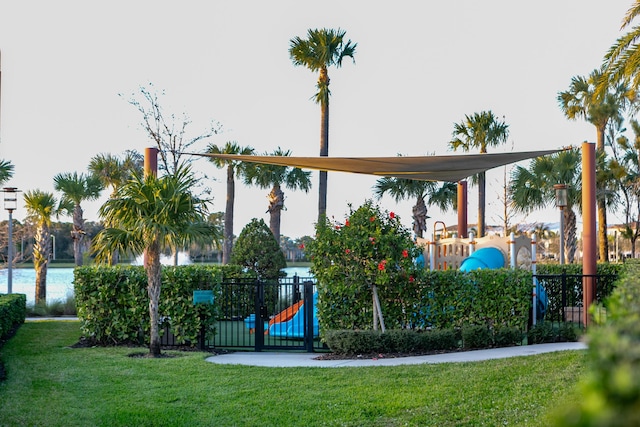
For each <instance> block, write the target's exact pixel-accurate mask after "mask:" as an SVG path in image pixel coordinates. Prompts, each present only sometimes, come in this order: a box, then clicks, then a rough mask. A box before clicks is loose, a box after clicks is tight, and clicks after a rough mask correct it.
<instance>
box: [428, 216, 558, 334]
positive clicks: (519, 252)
mask: <svg viewBox="0 0 640 427" xmlns="http://www.w3.org/2000/svg"><path fill="white" fill-rule="evenodd" d="M437 223H440V224H442V227H443V232H442V235H443V236H446V234H447V229H446V227H445V226H444V223H442V222H441V221H438V222H437ZM416 243H417V244H418V245H420V246H423V247H424V249H423V254H422V255H423V257H424V260H426V261H427V264H426V265H425V267H426V268H429V269H430V270H446V269H459V270H460V271H473V270H477V269H483V268H488V269H494V268H503V267H507V265H508V266H509V267H511V268H526V269H530V270H531V272H532V273H533V274H534V279H533V286H532V288H533V289H532V299H533V306H534V307H536V310H533V324H534V325H535V324H536V322H537V320H538V319H542V318H543V317H544V314H545V313H546V311H547V306H548V304H549V300H548V297H547V293H546V290H545V289H544V287H542V286H541V285H540V284H539V283H538V281H537V279H536V278H535V274H536V261H535V260H536V245H537V242H536V235H535V233H533V234H532V235H531V238H530V239H529V238H528V237H526V236H518V237H515V235H514V233H511V235H510V236H509V238H505V237H501V236H495V235H492V236H486V237H482V238H478V239H476V238H474V235H473V233H470V234H469V238H464V239H463V238H459V237H444V238H437V235H436V231H435V225H434V233H433V236H432V239H431V241H429V240H426V239H421V238H418V239H417V240H416ZM507 260H509V262H508V264H507Z"/></svg>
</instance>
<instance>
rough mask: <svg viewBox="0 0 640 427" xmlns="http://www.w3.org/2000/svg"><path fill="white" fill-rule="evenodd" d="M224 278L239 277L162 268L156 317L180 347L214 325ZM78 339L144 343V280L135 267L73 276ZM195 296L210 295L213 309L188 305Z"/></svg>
mask: <svg viewBox="0 0 640 427" xmlns="http://www.w3.org/2000/svg"><path fill="white" fill-rule="evenodd" d="M223 275H226V276H240V275H241V272H240V268H239V267H237V266H206V265H205V266H202V265H189V266H179V267H163V268H162V293H161V295H160V301H159V313H160V317H161V319H163V323H166V324H168V325H169V326H170V330H171V332H172V333H173V334H174V335H175V337H176V340H177V341H178V342H179V343H185V344H191V345H195V343H196V342H197V340H198V337H199V333H200V328H201V326H203V325H205V326H207V327H208V328H209V329H207V331H206V333H207V335H208V336H211V334H213V333H214V332H215V331H214V330H213V329H211V326H210V325H212V324H213V322H214V321H215V320H216V318H217V315H218V312H219V310H218V309H219V307H218V306H217V305H216V304H215V301H216V300H218V299H220V298H219V297H220V286H218V283H219V282H220V280H221V278H222V276H223ZM74 286H75V297H76V306H77V312H78V317H79V319H80V321H81V329H82V333H83V335H84V336H85V337H88V338H89V337H90V338H92V339H94V340H95V341H97V342H98V343H102V344H123V343H128V342H135V343H140V344H141V343H145V342H148V339H149V329H150V325H149V296H148V294H147V275H146V273H145V271H144V268H143V267H137V266H116V267H107V266H84V267H79V268H76V269H75V270H74ZM194 290H213V291H214V305H213V306H210V305H204V306H203V305H198V306H194V305H193V291H194Z"/></svg>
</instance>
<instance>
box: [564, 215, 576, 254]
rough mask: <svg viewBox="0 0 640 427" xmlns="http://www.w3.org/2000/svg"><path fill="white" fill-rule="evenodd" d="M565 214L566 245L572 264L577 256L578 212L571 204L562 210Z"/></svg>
mask: <svg viewBox="0 0 640 427" xmlns="http://www.w3.org/2000/svg"><path fill="white" fill-rule="evenodd" d="M562 214H563V215H564V247H565V252H566V254H565V256H566V258H567V261H568V262H569V263H570V264H571V263H573V262H574V261H575V258H576V249H577V240H576V214H575V212H573V208H572V207H571V206H567V207H566V208H564V209H563V210H562Z"/></svg>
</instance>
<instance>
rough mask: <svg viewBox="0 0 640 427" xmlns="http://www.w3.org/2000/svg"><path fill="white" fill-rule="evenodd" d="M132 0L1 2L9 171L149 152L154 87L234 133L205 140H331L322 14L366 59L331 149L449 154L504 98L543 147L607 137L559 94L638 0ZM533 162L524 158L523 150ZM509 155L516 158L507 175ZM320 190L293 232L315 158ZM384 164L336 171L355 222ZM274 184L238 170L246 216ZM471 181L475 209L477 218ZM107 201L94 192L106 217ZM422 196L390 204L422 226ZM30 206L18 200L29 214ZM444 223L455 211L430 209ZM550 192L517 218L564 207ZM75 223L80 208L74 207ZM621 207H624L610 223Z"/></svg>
mask: <svg viewBox="0 0 640 427" xmlns="http://www.w3.org/2000/svg"><path fill="white" fill-rule="evenodd" d="M321 5H322V7H319V4H318V3H317V2H307V1H300V0H296V1H289V0H284V1H280V0H278V1H270V2H265V1H261V0H246V1H219V0H212V1H204V0H202V1H188V0H187V1H181V2H174V1H147V0H139V1H135V2H132V1H122V0H115V1H110V2H87V1H80V0H76V1H70V0H60V1H56V2H50V1H46V0H31V1H28V0H27V1H20V2H10V1H1V2H0V52H1V59H0V60H1V61H2V62H1V64H0V67H1V71H2V86H1V93H0V96H1V98H0V159H4V160H9V161H11V163H12V164H13V165H14V166H15V174H14V177H13V178H12V179H11V180H10V181H9V182H8V183H6V184H5V185H10V186H15V187H18V188H19V189H20V190H22V191H27V190H34V189H40V190H44V191H51V192H54V189H53V177H54V176H55V175H56V174H58V173H63V172H78V173H81V172H86V170H87V166H88V164H89V161H90V160H91V158H92V157H94V156H95V155H97V154H99V153H111V154H114V155H121V154H122V153H123V152H124V151H125V150H129V149H135V150H137V151H139V152H143V151H144V149H145V148H146V147H151V146H153V142H152V141H151V140H150V139H149V138H148V136H147V134H146V133H145V132H144V131H143V130H142V128H141V126H140V123H141V121H142V116H141V114H140V113H139V112H138V111H137V110H136V108H135V107H133V106H132V105H130V104H129V102H128V101H129V100H131V99H132V97H138V99H140V97H139V89H140V87H142V86H145V87H149V85H152V86H153V88H154V90H156V91H157V92H158V93H162V92H163V93H164V94H165V95H161V96H160V102H161V105H162V107H163V109H164V111H165V112H166V113H174V114H175V115H176V116H178V117H180V116H181V115H182V114H183V113H184V114H187V115H188V116H189V117H190V119H191V123H190V125H189V126H188V127H187V134H188V135H190V136H197V135H201V134H203V133H205V131H206V129H207V128H208V126H209V124H210V123H211V122H216V123H219V124H220V125H221V128H222V131H221V132H220V133H219V134H218V135H215V136H214V137H213V138H212V139H210V140H208V141H207V142H203V143H202V144H201V145H199V146H195V147H193V150H194V151H203V150H204V149H205V147H206V144H207V143H208V142H212V143H215V144H218V145H224V144H225V143H226V142H227V141H236V142H237V143H238V144H239V145H241V146H243V147H244V146H250V147H253V148H255V149H256V151H257V152H258V153H265V152H271V151H273V150H274V149H276V148H277V147H281V148H283V149H287V150H291V152H292V155H294V156H316V155H318V153H319V140H320V107H319V106H318V105H317V104H315V103H314V102H313V100H312V99H311V98H312V96H313V95H314V93H315V89H316V88H315V84H316V80H317V75H316V74H314V73H312V72H311V71H310V70H308V69H306V68H304V67H295V66H294V65H293V64H292V62H291V60H290V58H289V53H288V49H289V42H290V40H291V39H292V38H293V37H295V36H300V37H305V35H306V33H307V30H308V29H314V28H333V29H337V28H341V29H343V30H345V31H346V38H347V39H350V40H351V41H352V42H355V43H357V49H356V54H355V63H353V62H352V61H351V60H349V59H348V58H347V60H346V61H345V62H344V63H343V64H342V67H341V68H337V69H336V68H331V69H330V70H329V77H330V78H331V85H330V89H331V93H332V96H331V100H330V128H329V155H330V156H395V155H397V154H403V155H426V154H432V153H435V154H452V152H451V151H450V150H449V148H448V142H449V141H450V140H451V139H452V131H453V127H454V123H458V122H461V121H462V120H463V119H464V117H465V115H471V114H473V113H476V112H481V111H487V110H491V111H492V112H493V113H494V114H495V115H496V116H497V117H499V118H501V119H503V120H504V121H505V123H507V124H508V125H509V131H510V136H509V139H508V142H507V144H505V145H504V146H502V147H498V148H494V149H492V152H501V151H529V150H538V149H554V148H559V147H563V146H568V145H579V144H581V143H582V142H583V141H591V142H593V141H595V128H594V127H593V126H592V125H589V124H588V123H585V122H581V121H568V120H567V119H566V118H565V117H564V115H563V113H562V111H561V109H560V108H559V106H558V102H557V95H558V92H560V91H564V90H567V89H568V88H569V85H570V82H571V78H572V77H574V76H586V75H588V74H589V73H590V72H591V71H592V70H593V69H595V68H597V67H598V66H599V65H600V64H601V63H602V59H603V56H604V54H605V52H606V50H607V49H608V48H609V47H610V46H611V45H612V44H613V43H614V42H615V40H616V38H618V37H619V36H621V35H622V34H623V32H621V31H620V24H621V21H622V18H623V17H624V14H625V12H626V11H627V10H628V9H629V7H630V6H631V5H632V1H631V0H607V1H606V2H605V1H603V0H542V1H538V2H517V1H512V0H483V1H477V0H464V1H462V0H452V1H446V2H445V1H437V2H436V1H429V2H427V1H399V2H388V1H367V0H350V1H333V0H325V1H323V2H322V3H321ZM527 164H528V162H524V163H522V165H523V166H526V165H527ZM193 166H194V168H196V169H197V170H198V171H200V172H201V173H203V174H206V176H207V181H206V183H207V185H208V186H209V187H210V188H211V191H212V195H213V197H214V198H213V204H212V206H211V207H210V209H211V210H212V211H223V210H224V206H225V191H226V184H225V171H224V170H221V169H216V168H215V166H214V165H213V164H212V163H210V162H209V161H208V160H206V159H204V158H198V159H197V160H195V162H194V163H193ZM510 170H511V168H507V170H506V172H507V174H508V173H509V172H510ZM504 173H505V169H504V168H499V169H495V170H493V171H490V172H489V173H488V176H487V182H488V188H487V201H488V205H487V214H486V219H487V223H488V224H496V225H499V224H501V222H502V220H501V212H502V209H503V208H502V203H501V202H500V200H499V193H500V191H501V187H502V185H503V182H504V181H503V176H504ZM312 180H313V187H312V189H311V191H310V192H309V193H304V192H301V191H291V190H287V189H284V191H285V197H286V200H285V207H286V210H285V211H284V212H283V213H282V225H281V233H282V235H285V236H289V237H292V238H296V237H300V236H304V235H313V233H314V231H313V230H314V223H315V221H316V219H317V204H318V190H317V172H313V174H312ZM375 182H376V178H375V177H373V176H366V175H355V174H347V173H329V186H328V202H327V214H328V215H329V216H331V217H334V218H335V219H336V220H342V219H343V218H344V217H345V215H346V214H347V213H348V211H349V204H352V206H353V207H354V208H357V207H358V206H360V205H361V204H362V203H363V202H364V201H365V200H367V199H371V198H374V195H373V192H372V187H373V185H374V184H375ZM268 191H269V190H265V189H259V188H255V187H246V186H244V185H243V184H242V183H240V182H238V183H237V186H236V204H235V221H234V231H235V234H239V233H240V231H241V230H242V227H243V226H244V225H245V224H247V223H248V222H249V221H250V220H251V219H252V218H263V219H265V222H267V223H268V214H267V212H266V210H267V205H268V200H267V193H268ZM476 194H477V190H476V188H475V187H470V190H469V209H468V211H469V218H468V221H469V223H470V224H471V223H475V222H476V221H477V216H476V212H477V198H476ZM107 195H108V191H104V195H103V196H102V197H101V198H100V199H99V200H97V201H94V202H85V203H83V209H84V216H85V219H87V220H92V221H97V220H99V217H98V214H97V212H98V208H99V206H100V205H101V204H102V203H103V202H104V201H105V200H106V198H107ZM413 202H414V201H405V202H401V203H396V202H395V201H394V200H393V199H392V198H390V197H388V196H384V197H383V198H382V199H381V200H380V201H379V203H380V205H381V206H382V208H383V209H386V210H389V211H394V212H395V213H396V214H397V215H398V216H399V217H400V218H401V220H402V222H403V223H404V224H405V225H406V226H407V227H409V228H410V227H411V206H412V205H413ZM25 214H26V210H25V209H24V206H22V205H19V207H18V209H17V210H16V211H15V212H14V218H17V219H19V220H22V219H23V218H24V216H25ZM429 215H430V216H431V217H432V218H431V219H430V220H429V222H428V224H427V225H428V229H431V228H432V227H433V226H434V224H435V221H444V222H445V223H446V224H455V223H456V222H457V216H456V214H455V212H453V211H450V212H440V211H439V210H438V209H437V208H430V210H429ZM556 218H558V219H559V214H558V213H557V212H554V209H553V208H552V207H549V208H548V209H546V210H541V211H536V212H534V213H533V214H530V215H528V216H523V215H520V216H517V217H515V218H514V221H516V222H532V221H557V219H556ZM60 220H61V221H69V222H70V221H71V218H70V217H63V218H60ZM618 221H620V219H619V218H618V217H616V216H615V215H613V216H612V217H611V219H609V223H616V222H618Z"/></svg>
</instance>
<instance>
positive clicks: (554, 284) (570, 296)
mask: <svg viewBox="0 0 640 427" xmlns="http://www.w3.org/2000/svg"><path fill="white" fill-rule="evenodd" d="M533 277H534V280H537V281H538V283H539V285H540V286H541V288H542V289H543V292H544V294H545V296H546V301H547V304H546V310H545V313H544V317H543V319H544V321H550V322H572V323H575V324H576V325H577V326H579V327H581V328H584V303H583V289H584V286H583V283H586V285H587V286H591V287H592V289H591V294H592V295H593V296H594V299H595V302H596V303H601V302H602V301H604V299H605V298H606V297H607V296H609V294H611V291H612V290H613V284H614V282H615V280H616V279H617V276H616V275H582V274H540V275H535V276H533ZM538 297H542V295H538ZM600 314H604V313H600Z"/></svg>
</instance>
